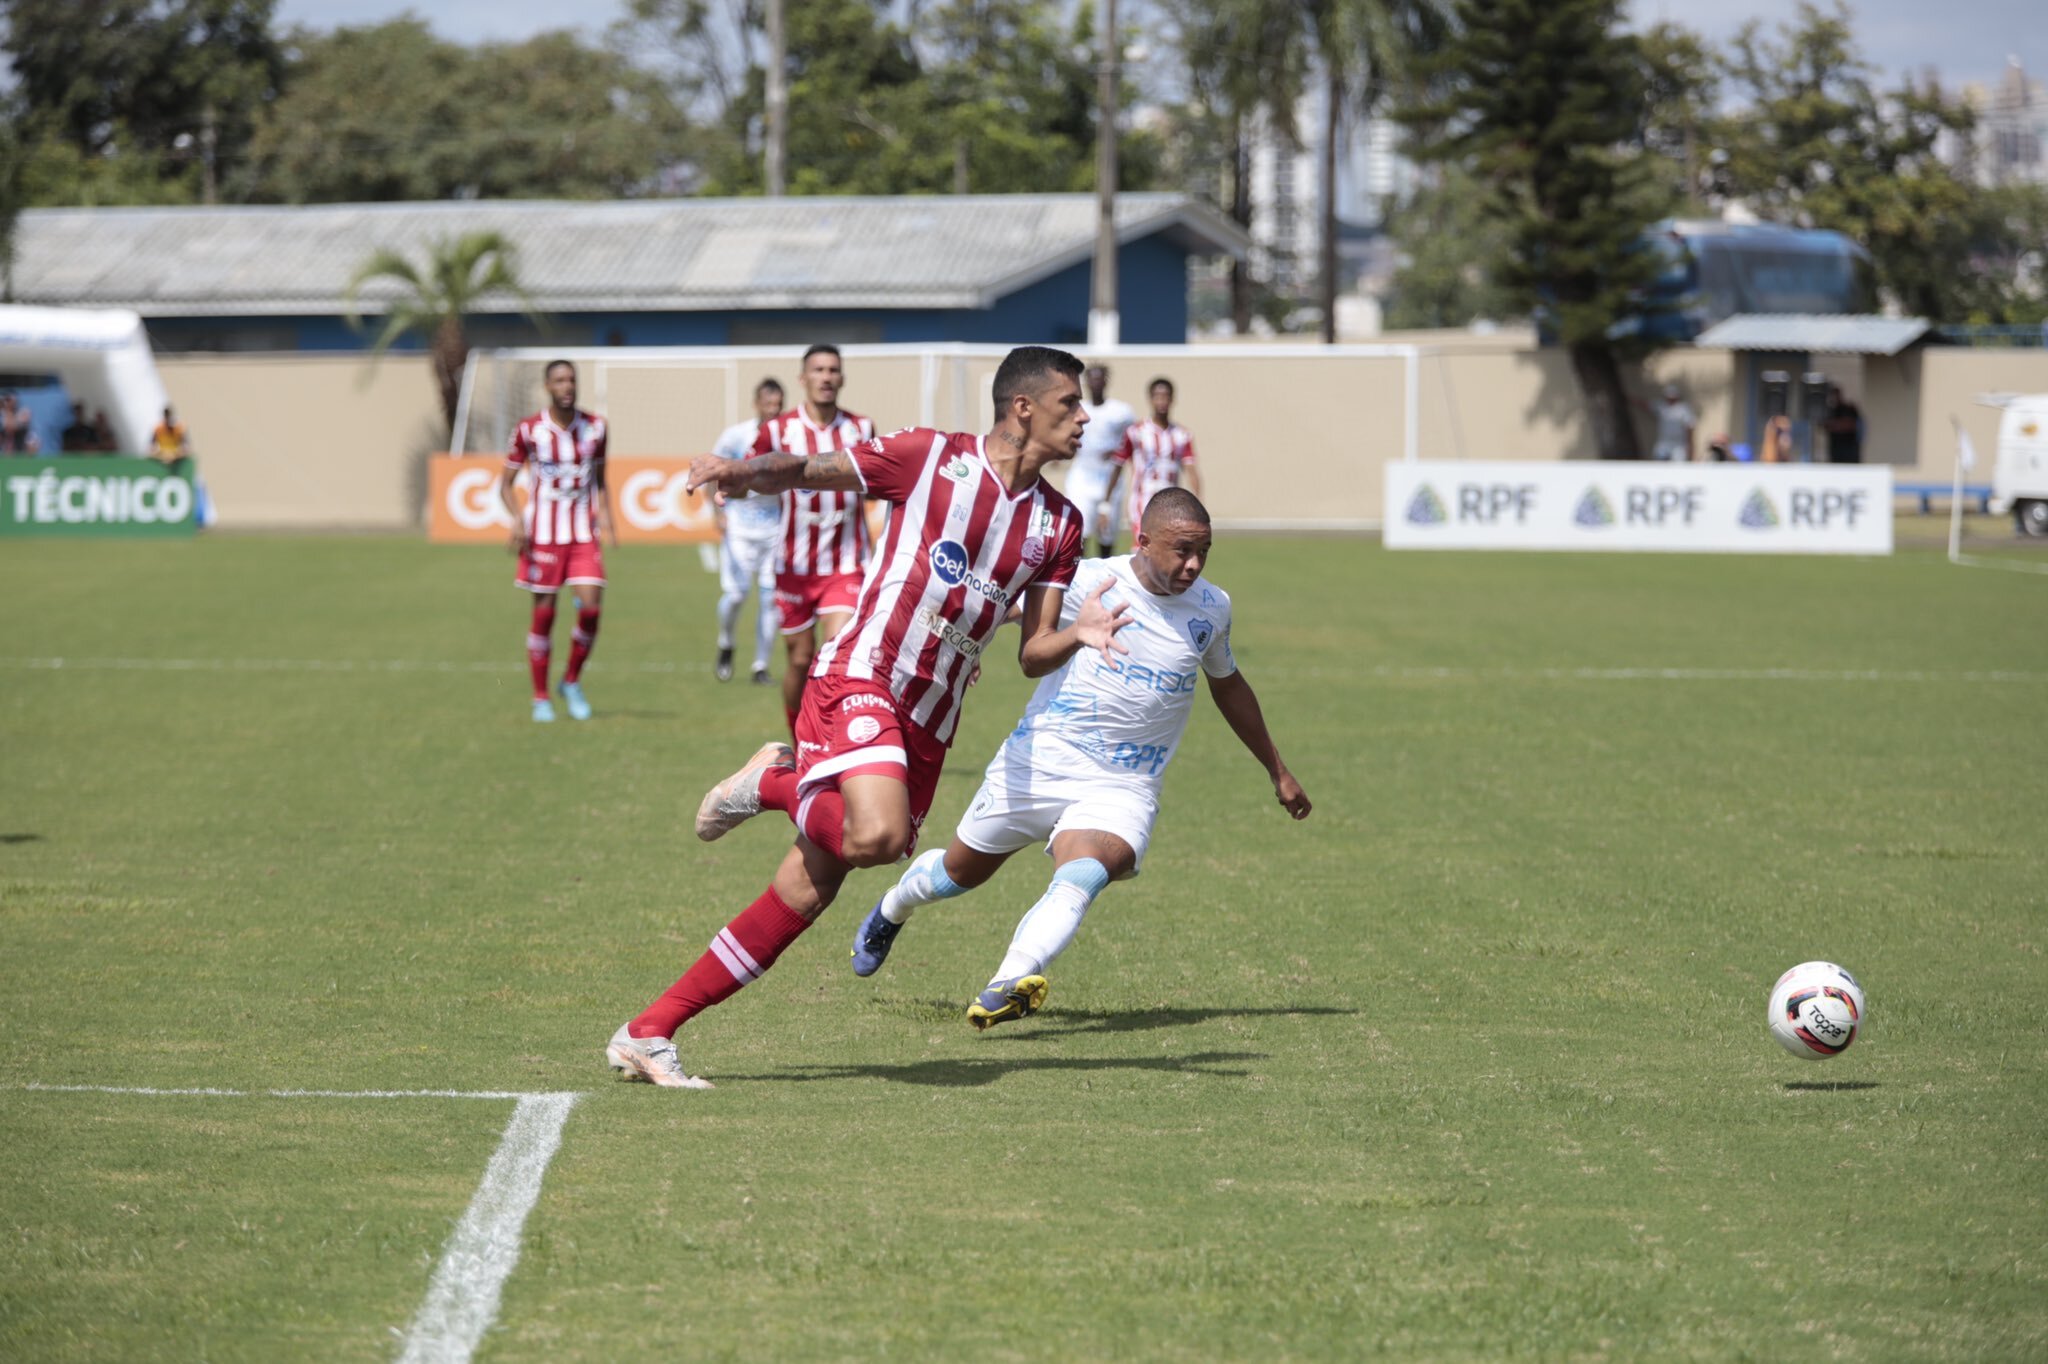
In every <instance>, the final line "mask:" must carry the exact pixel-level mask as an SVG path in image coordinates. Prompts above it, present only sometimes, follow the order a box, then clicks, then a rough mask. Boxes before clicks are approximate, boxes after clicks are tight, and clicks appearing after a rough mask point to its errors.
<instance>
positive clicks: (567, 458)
mask: <svg viewBox="0 0 2048 1364" xmlns="http://www.w3.org/2000/svg"><path fill="white" fill-rule="evenodd" d="M544 377H545V380H546V384H547V392H548V405H547V406H546V407H545V408H543V409H542V410H540V411H539V412H536V413H534V414H533V415H532V416H531V417H528V418H526V419H525V420H524V421H522V422H520V423H519V425H518V426H517V427H515V428H514V429H513V432H512V447H511V449H509V450H507V451H506V452H505V468H504V472H503V473H501V474H500V475H499V477H498V500H499V501H501V502H502V503H504V506H505V510H506V512H507V513H509V514H510V515H511V517H512V525H513V529H512V552H513V553H514V554H516V555H518V556H519V573H518V576H517V577H516V578H514V579H513V581H514V583H515V585H517V586H519V587H522V588H524V589H525V590H527V591H528V592H531V593H533V621H532V624H531V626H530V628H529V629H528V630H527V634H526V661H527V666H528V667H529V668H530V669H532V672H533V718H534V719H535V720H538V721H541V722H543V723H545V722H547V721H550V720H553V719H554V718H555V707H554V703H553V702H551V701H549V700H548V660H549V657H550V655H551V653H552V652H553V649H554V639H553V635H554V629H555V598H556V596H557V595H558V594H559V593H560V592H561V590H562V589H563V588H564V587H568V588H570V589H572V590H573V592H574V594H575V597H576V629H575V632H574V633H573V634H572V635H571V636H570V643H569V666H568V667H567V668H566V669H564V670H563V672H562V699H563V701H565V702H567V703H568V706H569V714H570V715H571V716H572V717H573V718H575V719H578V720H588V719H589V718H590V703H589V702H588V701H586V700H584V699H583V684H582V677H583V664H584V660H586V659H588V658H589V657H590V650H591V646H592V645H594V644H595V643H596V642H597V622H598V617H599V615H600V614H601V612H602V611H603V608H604V549H603V547H602V546H601V545H600V544H599V542H598V539H599V536H600V535H602V534H609V535H610V536H611V537H612V539H613V542H614V543H616V542H617V538H618V535H617V530H616V529H615V528H616V526H617V525H618V522H617V520H616V519H615V518H614V517H613V515H612V507H611V491H610V489H608V488H606V487H605V481H604V457H605V447H606V443H607V441H608V439H609V437H610V434H611V428H610V426H609V425H608V424H607V423H606V421H605V419H604V418H603V417H598V416H593V415H592V414H591V413H588V412H584V411H581V410H579V409H578V408H577V406H576V366H574V365H572V364H570V363H569V362H568V361H567V360H551V361H549V362H548V367H547V370H546V371H545V376H544ZM522 472H524V473H525V475H526V478H527V496H526V506H525V507H524V509H522V508H521V507H520V506H519V505H518V503H517V501H516V499H515V498H514V497H513V495H512V487H513V484H514V482H515V481H516V480H517V479H518V477H519V475H520V474H521V473H522Z"/></svg>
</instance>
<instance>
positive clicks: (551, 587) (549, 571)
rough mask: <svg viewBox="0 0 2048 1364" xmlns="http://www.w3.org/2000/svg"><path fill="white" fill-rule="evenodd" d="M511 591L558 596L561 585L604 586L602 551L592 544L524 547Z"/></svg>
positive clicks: (595, 544)
mask: <svg viewBox="0 0 2048 1364" xmlns="http://www.w3.org/2000/svg"><path fill="white" fill-rule="evenodd" d="M512 582H513V585H514V586H515V587H523V588H525V589H526V590H527V591H529V592H541V593H547V592H559V591H561V590H562V588H563V586H564V585H565V584H573V583H583V584H586V585H588V586H592V587H603V586H604V550H603V549H601V548H600V547H599V546H598V544H597V542H596V541H594V540H593V541H582V542H579V543H576V544H570V545H528V546H527V548H526V553H524V554H522V555H520V556H519V576H518V577H516V578H514V579H513V580H512Z"/></svg>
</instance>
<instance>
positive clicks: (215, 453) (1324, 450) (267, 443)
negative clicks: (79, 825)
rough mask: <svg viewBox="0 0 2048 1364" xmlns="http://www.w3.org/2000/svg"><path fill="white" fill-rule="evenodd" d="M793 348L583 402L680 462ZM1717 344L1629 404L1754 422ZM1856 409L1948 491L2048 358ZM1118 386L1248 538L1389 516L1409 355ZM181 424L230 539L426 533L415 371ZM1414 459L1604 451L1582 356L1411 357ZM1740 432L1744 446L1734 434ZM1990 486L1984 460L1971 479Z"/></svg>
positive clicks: (1194, 368) (896, 388)
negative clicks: (1172, 391)
mask: <svg viewBox="0 0 2048 1364" xmlns="http://www.w3.org/2000/svg"><path fill="white" fill-rule="evenodd" d="M801 353H802V347H800V346H790V347H786V348H785V347H773V348H760V349H750V350H744V351H723V352H705V353H702V354H686V355H674V354H672V355H668V356H653V355H640V356H636V355H634V354H633V353H632V352H630V351H627V352H621V353H617V354H597V355H584V356H582V357H581V365H582V379H583V402H584V405H585V406H587V407H592V408H595V409H597V410H599V411H602V412H604V413H606V414H607V415H608V416H609V417H610V418H611V422H612V428H613V433H614V434H613V444H612V448H613V450H614V451H615V452H616V453H618V454H622V455H687V454H695V453H700V452H702V451H704V450H707V449H709V448H710V445H711V443H712V441H713V439H714V438H715V437H716V436H717V435H718V433H719V432H720V431H721V430H722V429H723V428H724V427H725V426H726V425H728V424H729V423H731V422H732V421H734V420H736V419H737V418H738V416H739V414H740V413H741V412H743V411H744V410H746V405H747V403H748V395H749V394H750V393H751V391H752V389H753V386H754V384H755V383H756V382H757V381H758V380H759V379H761V378H762V377H764V376H766V375H770V374H772V375H774V376H776V377H777V378H779V379H781V380H782V381H783V383H784V384H785V385H786V386H787V387H788V388H789V389H790V391H791V392H792V394H793V393H794V392H795V390H796V376H797V368H798V360H799V357H800V355H801ZM999 358H1000V352H999V351H997V350H994V349H989V350H985V351H984V350H979V349H976V350H961V349H959V348H950V349H947V350H943V351H936V350H935V351H930V352H924V351H916V350H908V349H893V348H883V349H881V350H875V351H866V352H864V351H863V349H862V348H858V347H849V348H848V350H847V359H846V369H847V380H848V382H847V387H846V390H845V400H846V403H847V405H848V406H849V407H850V408H852V409H853V410H855V411H858V412H862V413H865V414H867V415H869V416H871V417H873V418H874V419H875V422H876V425H877V426H878V427H879V428H880V429H882V430H884V431H887V430H893V429H896V428H897V427H902V426H911V425H920V424H927V423H929V424H932V425H937V426H940V427H944V428H948V429H956V430H957V429H969V430H985V429H986V428H987V424H988V422H989V420H990V410H989V404H988V390H989V382H990V380H991V379H992V378H993V376H994V373H995V367H996V363H997V361H998V359H999ZM1734 359H1735V358H1734V357H1733V356H1731V355H1730V354H1729V353H1728V352H1724V351H1690V350H1687V351H1671V352H1667V353H1665V354H1663V355H1661V356H1659V357H1657V359H1656V360H1655V361H1654V362H1653V363H1652V364H1651V366H1650V367H1649V369H1648V372H1647V373H1646V374H1645V375H1644V377H1643V383H1642V386H1641V389H1640V391H1639V393H1638V394H1637V396H1638V398H1640V399H1641V401H1642V402H1643V404H1644V407H1643V408H1641V409H1638V410H1637V413H1636V415H1637V420H1638V423H1639V429H1640V430H1641V432H1642V435H1643V437H1644V440H1645V444H1646V445H1647V441H1648V435H1649V414H1648V411H1647V404H1648V403H1649V402H1650V400H1651V399H1652V398H1653V397H1654V395H1655V392H1656V389H1657V387H1658V386H1659V385H1661V384H1662V383H1664V382H1666V381H1667V380H1668V381H1673V382H1676V383H1678V384H1679V385H1680V387H1681V388H1682V389H1683V390H1684V392H1685V394H1686V397H1687V400H1688V401H1689V402H1691V403H1692V405H1693V407H1694V410H1695V411H1697V412H1698V413H1699V416H1700V425H1699V443H1700V446H1701V448H1702V449H1704V446H1705V443H1706V441H1707V439H1708V438H1710V437H1711V436H1713V435H1716V434H1719V433H1721V432H1724V431H1728V432H1739V431H1740V429H1741V419H1742V414H1741V412H1740V410H1739V409H1740V408H1741V407H1742V405H1743V404H1742V402H1741V399H1740V395H1739V394H1736V393H1735V392H1734V391H1733V388H1734V385H1735V382H1736V380H1735V376H1736V373H1737V366H1736V364H1735V362H1734ZM1815 363H1816V365H1817V367H1819V368H1822V369H1825V370H1827V372H1828V373H1829V374H1830V375H1832V376H1834V377H1836V378H1837V380H1838V381H1839V382H1841V383H1842V385H1843V387H1844V388H1845V389H1846V390H1847V391H1848V392H1849V393H1850V394H1851V395H1852V396H1855V397H1858V398H1859V401H1860V403H1861V405H1862V408H1863V412H1864V416H1865V420H1866V424H1867V426H1868V428H1869V435H1868V441H1867V445H1866V458H1867V459H1869V460H1870V461H1872V462H1880V461H1881V462H1885V463H1889V464H1892V465H1894V466H1895V468H1896V471H1897V476H1898V478H1899V480H1900V481H1902V482H1945V481H1946V480H1947V479H1948V477H1949V474H1950V471H1951V460H1952V459H1953V455H1954V448H1955V445H1954V438H1953V436H1952V434H1951V433H1950V428H1949V424H1948V421H1949V414H1950V413H1952V412H1953V413H1954V414H1956V415H1957V416H1959V417H1961V418H1963V420H1964V422H1965V424H1966V425H1967V426H1968V428H1969V430H1970V431H1971V434H1972V437H1973V439H1974V440H1975V441H1976V443H1977V446H1978V448H1979V449H1980V450H1981V451H1983V452H1985V455H1986V458H1987V460H1988V458H1989V453H1990V451H1991V449H1992V448H1993V444H1994V441H1995V438H1996V429H1997V413H1996V412H1994V411H1992V410H1991V409H1989V408H1984V407H1979V406H1977V405H1976V403H1975V401H1974V400H1975V398H1976V397H1977V396H1978V395H1979V394H1980V393H1983V392H1987V391H1997V390H2004V391H2010V392H2048V352H2043V351H1984V350H1960V349H1959V350H1942V349H1938V348H1937V349H1931V350H1926V351H1920V352H1911V353H1908V354H1907V355H1905V356H1903V357H1899V358H1898V359H1895V360H1888V359H1878V358H1871V359H1868V360H1864V361H1858V360H1856V359H1855V358H1854V357H1816V361H1815ZM540 365H541V361H540V359H539V358H538V357H537V356H530V357H517V358H506V359H501V360H492V361H491V362H490V364H489V366H488V367H487V369H486V371H485V373H484V378H483V381H482V382H480V383H479V385H478V388H477V393H476V397H475V400H474V402H475V408H476V410H475V411H474V412H473V414H472V423H471V435H470V439H469V442H468V445H469V448H470V449H471V450H473V451H476V452H479V453H484V454H495V453H496V452H497V451H499V450H501V449H502V448H503V442H504V439H505V436H506V434H508V433H509V429H510V425H511V423H512V422H515V421H517V420H518V418H519V417H521V416H524V415H525V414H527V413H529V412H532V411H534V410H536V409H537V408H538V407H539V406H540V403H541V398H542V393H541V386H540ZM1109 365H1110V369H1111V376H1110V391H1111V392H1112V393H1113V394H1114V395H1115V396H1118V397H1121V398H1123V399H1125V400H1126V401H1128V402H1130V403H1131V404H1132V405H1133V406H1134V407H1137V408H1138V409H1139V410H1140V411H1141V412H1142V411H1144V410H1145V389H1146V385H1147V384H1148V382H1149V381H1150V380H1151V379H1152V377H1153V376H1155V375H1160V374H1164V375H1167V376H1169V377H1171V378H1172V379H1173V380H1174V382H1175V384H1176V385H1177V386H1178V389H1179V395H1180V400H1179V403H1178V405H1177V407H1176V409H1175V416H1176V417H1177V418H1178V419H1179V420H1180V421H1181V422H1182V423H1184V424H1185V425H1186V426H1187V427H1188V428H1189V430H1191V431H1192V432H1194V435H1195V442H1196V449H1197V450H1198V452H1199V454H1200V457H1201V461H1202V470H1203V483H1204V492H1205V493H1206V494H1207V498H1208V500H1209V502H1210V503H1211V504H1212V506H1213V508H1214V511H1215V513H1216V516H1217V518H1218V519H1219V520H1220V521H1223V522H1225V523H1230V524H1236V525H1253V526H1295V527H1299V528H1302V529H1313V528H1331V529H1344V528H1362V527H1365V526H1368V525H1376V524H1377V523H1378V522H1379V520H1380V519H1381V515H1382V508H1381V506H1380V498H1381V491H1380V485H1381V468H1382V466H1383V465H1384V464H1385V463H1386V462H1388V461H1389V460H1395V459H1399V458H1401V457H1402V453H1403V450H1404V443H1405V430H1406V402H1407V384H1408V362H1407V361H1405V360H1404V359H1403V358H1401V357H1400V356H1399V355H1383V354H1376V353H1373V352H1372V351H1371V350H1370V349H1366V348H1356V347H1353V348H1341V347H1340V348H1338V349H1336V350H1325V349H1323V348H1320V347H1314V346H1300V345H1295V346H1269V347H1255V346H1244V347H1237V346H1232V347H1220V346H1218V347H1212V346H1192V347H1189V346H1161V347H1126V348H1124V349H1123V350H1122V351H1120V352H1118V353H1117V354H1116V355H1114V356H1112V357H1110V358H1109ZM160 366H161V368H162V371H163V376H164V383H165V386H166V387H167V388H168V390H169V392H170V394H171V399H172V402H173V403H174V404H175V405H176V406H177V408H178V410H179V413H180V415H181V416H182V418H183V419H184V420H185V421H186V422H187V424H188V425H189V426H190V427H191V430H192V433H193V438H194V441H195V443H196V445H197V448H198V450H199V453H200V467H201V471H202V473H203V475H204V476H205V478H206V480H207V483H208V486H209V488H210V489H211V491H212V493H213V496H214V499H215V501H216V503H217V505H218V507H219V511H220V518H221V524H222V525H224V526H227V527H248V526H281V527H320V526H340V527H366V528H369V527H375V528H403V527H408V526H414V525H418V524H419V522H420V509H421V503H422V501H423V498H424V488H425V485H424V460H425V457H426V455H427V454H428V453H430V452H431V451H432V450H434V449H435V448H437V447H438V446H439V445H440V444H441V442H442V440H443V436H442V434H441V432H440V418H439V407H438V402H437V399H436V397H435V393H434V389H433V385H432V382H431V380H430V379H429V377H428V373H427V367H426V364H425V362H424V360H423V359H420V358H418V357H412V356H394V357H391V358H389V359H387V360H385V361H384V362H382V363H381V364H376V365H372V364H370V363H368V362H366V361H364V360H362V359H361V358H360V357H356V356H341V355H300V356H262V357H255V356H204V357H202V356H187V357H172V358H167V359H164V360H162V361H160ZM1415 371H1416V372H1415V387H1416V393H1417V404H1416V426H1417V450H1418V453H1419V454H1420V455H1421V456H1422V457H1423V458H1427V459H1475V460H1476V459H1528V460H1554V459H1584V458H1591V457H1592V456H1593V453H1594V450H1593V443H1592V439H1591V435H1590V433H1589V432H1588V431H1587V429H1586V425H1585V421H1584V418H1583V413H1582V409H1581V405H1580V403H1579V401H1578V394H1577V388H1576V385H1575V383H1574V381H1573V379H1572V375H1571V369H1570V364H1569V362H1568V361H1567V359H1566V358H1565V356H1564V355H1562V354H1561V353H1558V352H1556V351H1542V350H1538V349H1535V348H1534V347H1533V346H1531V345H1530V344H1528V342H1527V341H1526V339H1524V338H1521V337H1518V336H1515V335H1512V334H1507V335H1503V336H1500V337H1497V338H1465V339H1463V340H1461V341H1460V342H1459V343H1457V344H1454V345H1447V346H1445V347H1443V348H1441V350H1439V351H1437V352H1436V353H1430V354H1424V355H1422V356H1421V357H1420V358H1419V359H1418V360H1417V361H1416V362H1415ZM1737 438H1738V439H1740V436H1739V435H1738V436H1737ZM1987 476H1988V466H1986V468H1983V469H1980V472H1979V475H1978V477H1979V478H1980V479H1981V478H1983V477H1987Z"/></svg>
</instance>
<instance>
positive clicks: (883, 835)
mask: <svg viewBox="0 0 2048 1364" xmlns="http://www.w3.org/2000/svg"><path fill="white" fill-rule="evenodd" d="M839 847H840V857H841V860H843V861H845V862H846V863H848V864H849V865H851V866H855V867H886V866H888V865H889V864H890V863H892V862H894V861H896V860H897V859H898V858H900V857H902V856H903V854H904V852H905V851H906V850H907V849H908V848H909V847H910V831H909V830H907V829H898V828H895V827H894V826H892V825H886V824H884V825H873V826H869V827H866V828H856V827H854V826H853V825H852V824H851V823H849V824H848V825H847V829H846V833H845V835H844V836H843V837H842V838H841V840H840V845H839Z"/></svg>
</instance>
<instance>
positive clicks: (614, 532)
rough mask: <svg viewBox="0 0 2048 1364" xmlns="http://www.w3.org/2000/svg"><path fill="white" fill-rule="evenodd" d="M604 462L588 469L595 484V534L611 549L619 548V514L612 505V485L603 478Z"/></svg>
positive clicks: (599, 461)
mask: <svg viewBox="0 0 2048 1364" xmlns="http://www.w3.org/2000/svg"><path fill="white" fill-rule="evenodd" d="M604 470H605V461H604V460H601V459H600V460H598V461H597V463H595V464H593V465H592V466H591V469H590V476H591V478H592V479H593V480H595V481H596V483H597V534H598V538H600V539H603V540H609V541H610V542H611V546H612V548H613V549H617V548H618V547H619V512H618V508H617V507H614V506H613V505H612V485H611V483H610V481H609V480H607V479H606V478H605V476H604Z"/></svg>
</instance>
